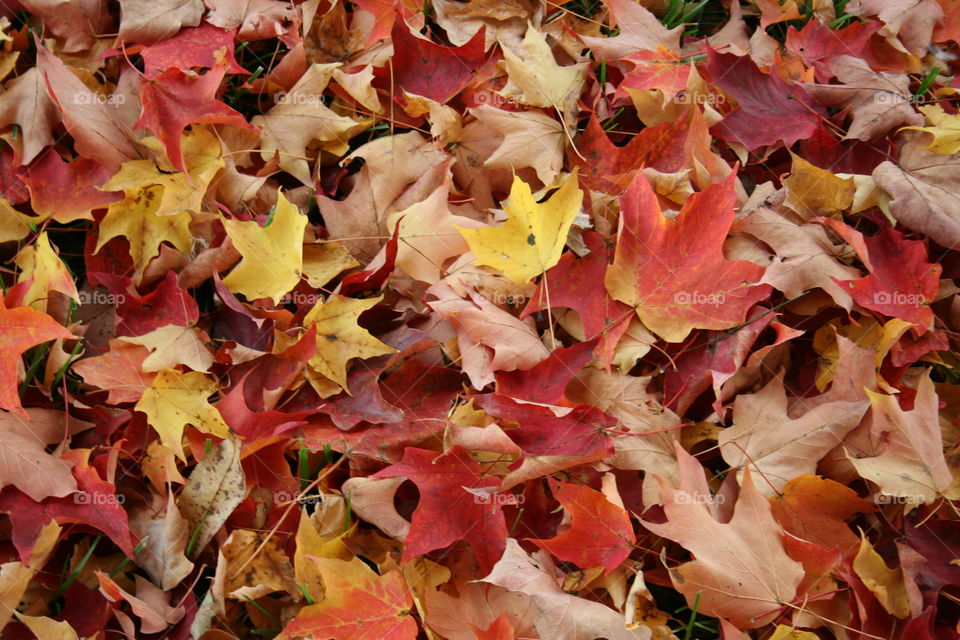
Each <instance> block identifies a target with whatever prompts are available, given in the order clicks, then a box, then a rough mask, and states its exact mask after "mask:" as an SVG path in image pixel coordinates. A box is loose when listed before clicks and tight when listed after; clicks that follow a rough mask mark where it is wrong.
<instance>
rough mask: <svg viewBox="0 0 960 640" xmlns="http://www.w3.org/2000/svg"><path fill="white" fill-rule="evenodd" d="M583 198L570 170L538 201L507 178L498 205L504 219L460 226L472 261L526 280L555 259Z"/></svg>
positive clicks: (517, 180)
mask: <svg viewBox="0 0 960 640" xmlns="http://www.w3.org/2000/svg"><path fill="white" fill-rule="evenodd" d="M582 203H583V192H582V191H580V189H579V187H578V186H577V176H576V173H573V174H570V175H569V176H568V177H567V179H566V180H565V181H564V182H563V184H562V185H561V186H560V188H559V189H557V190H556V191H555V192H554V193H553V195H551V196H550V198H549V199H547V200H546V201H545V202H543V203H538V202H537V201H536V200H534V199H533V194H532V193H531V191H530V186H529V185H527V184H526V183H525V182H524V181H523V180H521V179H520V178H517V177H516V176H515V177H514V179H513V186H512V187H511V189H510V197H509V198H507V200H506V202H504V204H503V208H504V210H505V211H506V212H507V216H508V217H507V221H506V222H504V223H503V224H502V225H500V226H498V227H492V228H486V229H464V228H463V227H459V226H458V227H457V231H459V232H460V233H461V234H462V235H463V237H464V238H465V239H466V241H467V244H468V245H469V246H470V250H471V251H472V252H473V254H474V255H475V256H476V257H477V263H478V264H485V265H488V266H491V267H496V268H497V269H500V270H501V271H503V273H504V275H505V276H507V277H508V278H510V279H511V280H513V281H514V282H519V283H526V282H529V281H530V279H531V278H533V277H534V276H538V275H540V274H541V273H543V272H544V271H546V270H547V269H549V268H550V267H552V266H554V265H555V264H557V262H558V261H559V260H560V254H561V253H562V252H563V246H564V245H565V244H566V242H567V233H568V232H569V231H570V225H571V224H573V219H574V218H575V217H576V216H577V213H578V212H579V211H580V205H581V204H582Z"/></svg>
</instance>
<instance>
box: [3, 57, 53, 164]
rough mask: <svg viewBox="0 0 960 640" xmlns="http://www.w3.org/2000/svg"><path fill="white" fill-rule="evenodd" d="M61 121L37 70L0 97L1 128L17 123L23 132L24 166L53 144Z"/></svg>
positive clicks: (31, 70)
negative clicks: (55, 130)
mask: <svg viewBox="0 0 960 640" xmlns="http://www.w3.org/2000/svg"><path fill="white" fill-rule="evenodd" d="M59 121H60V117H59V113H58V112H57V106H56V104H54V102H53V100H51V99H50V95H49V93H47V86H46V82H45V80H44V77H43V74H41V73H40V70H39V69H38V68H37V67H33V68H31V69H29V70H28V71H27V72H26V73H24V74H23V75H21V76H19V77H18V78H15V79H13V80H11V81H10V82H8V83H7V84H6V86H5V88H4V92H3V94H2V95H0V127H6V126H7V125H10V124H13V123H16V124H17V125H19V126H20V128H21V129H22V131H23V137H22V140H23V156H22V158H21V163H22V164H30V162H31V161H32V160H33V159H34V158H36V157H37V156H38V155H39V154H40V152H41V151H42V150H43V148H44V147H46V146H47V145H51V144H53V142H54V140H53V136H52V135H51V129H53V127H54V126H56V124H57V123H58V122H59ZM52 155H56V154H52Z"/></svg>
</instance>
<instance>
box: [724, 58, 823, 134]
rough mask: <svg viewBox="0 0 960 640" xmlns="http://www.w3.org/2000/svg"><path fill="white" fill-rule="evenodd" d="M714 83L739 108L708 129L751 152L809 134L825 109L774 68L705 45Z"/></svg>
mask: <svg viewBox="0 0 960 640" xmlns="http://www.w3.org/2000/svg"><path fill="white" fill-rule="evenodd" d="M707 69H708V70H709V72H710V75H711V77H712V78H713V83H714V84H715V85H716V86H718V87H720V88H721V89H723V90H724V91H726V92H727V93H729V94H730V95H731V96H733V97H734V98H735V99H736V101H737V104H738V105H739V108H738V109H737V110H735V111H733V112H732V113H729V114H727V115H726V116H725V117H724V119H723V120H722V121H721V122H720V123H719V124H716V125H714V126H713V127H712V128H711V132H712V133H713V134H714V135H716V136H717V137H718V138H722V139H724V140H730V141H732V142H739V143H740V144H742V145H743V146H745V147H746V148H747V149H748V150H750V151H752V150H754V149H757V148H759V147H763V146H766V145H772V144H775V143H777V142H780V141H782V142H783V143H784V144H785V145H787V146H790V145H792V144H793V143H794V142H796V141H797V140H802V139H804V138H808V137H810V135H811V134H813V132H814V130H815V129H816V127H817V125H818V124H819V122H820V118H821V117H825V116H826V113H825V112H824V110H823V108H822V107H820V106H819V105H818V104H817V103H816V102H815V101H814V100H813V99H812V98H811V97H810V95H809V94H808V93H807V92H806V91H805V90H804V89H803V87H801V86H799V85H789V84H787V83H786V82H785V81H784V80H783V79H781V78H780V76H779V75H777V73H776V72H775V71H774V72H773V73H771V74H769V75H768V74H765V73H763V72H762V71H760V69H758V68H757V65H756V64H754V63H753V61H752V60H751V59H750V57H749V56H743V57H738V56H735V55H733V54H732V53H717V52H716V51H714V50H713V49H709V48H708V49H707Z"/></svg>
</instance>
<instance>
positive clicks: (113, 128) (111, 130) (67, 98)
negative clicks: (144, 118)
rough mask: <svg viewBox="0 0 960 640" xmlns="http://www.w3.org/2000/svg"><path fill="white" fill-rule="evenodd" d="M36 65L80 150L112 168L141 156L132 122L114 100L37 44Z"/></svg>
mask: <svg viewBox="0 0 960 640" xmlns="http://www.w3.org/2000/svg"><path fill="white" fill-rule="evenodd" d="M37 69H38V70H39V71H40V73H41V74H43V77H44V79H45V80H46V83H47V89H48V90H49V92H50V97H52V98H53V100H54V102H56V103H57V106H58V107H59V108H60V117H61V118H62V120H63V126H64V128H65V129H66V130H67V131H68V132H69V133H70V135H71V136H72V137H73V141H74V145H75V146H76V148H77V151H78V152H79V153H80V154H81V155H82V156H84V157H86V158H90V159H92V160H96V161H97V162H100V163H101V164H103V165H104V166H106V167H107V168H108V169H109V170H111V171H113V170H116V169H117V168H118V167H119V166H120V165H121V164H122V163H124V162H127V161H129V160H136V159H138V158H139V157H140V154H139V152H138V150H137V147H136V145H135V144H134V143H133V141H132V139H133V135H132V134H131V132H130V130H129V126H128V125H127V124H126V123H124V122H123V120H122V119H121V116H120V114H119V113H118V111H117V109H116V108H114V105H113V104H107V101H105V100H102V99H101V97H100V96H101V94H99V93H94V92H93V91H91V90H90V89H89V88H88V87H87V86H86V85H85V84H84V83H83V82H82V81H81V80H80V79H79V78H78V77H77V76H75V75H74V74H73V73H72V72H71V71H70V68H69V67H67V66H66V65H65V64H64V63H63V62H62V61H61V60H60V59H59V58H58V57H57V56H55V55H54V54H53V53H52V52H51V51H50V50H48V49H47V48H46V47H43V46H41V45H38V46H37Z"/></svg>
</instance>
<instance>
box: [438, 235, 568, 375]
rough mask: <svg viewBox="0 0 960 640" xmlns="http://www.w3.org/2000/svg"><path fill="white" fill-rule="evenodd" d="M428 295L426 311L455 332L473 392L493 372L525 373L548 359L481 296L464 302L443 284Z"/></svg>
mask: <svg viewBox="0 0 960 640" xmlns="http://www.w3.org/2000/svg"><path fill="white" fill-rule="evenodd" d="M461 233H462V231H461ZM428 293H431V294H433V295H435V296H436V297H437V298H439V300H437V301H433V302H430V303H429V304H430V307H431V308H432V309H433V310H434V311H436V312H437V314H439V315H440V317H441V318H443V319H444V320H446V321H448V322H450V323H451V324H452V325H453V326H455V327H456V328H457V329H458V332H457V346H458V348H459V351H460V357H461V359H462V364H461V369H462V370H463V372H464V373H465V374H467V377H469V378H470V382H471V383H472V384H473V386H474V387H475V388H477V389H482V388H483V387H485V386H486V385H487V384H489V383H491V382H493V381H494V380H495V372H497V371H516V370H521V371H522V370H526V369H529V368H530V367H533V366H534V365H536V364H538V363H540V362H541V361H543V360H544V359H545V358H546V357H547V356H549V355H550V352H549V351H548V350H547V348H546V347H545V346H543V343H542V342H541V341H540V338H539V336H538V335H537V333H536V332H535V331H532V330H531V329H530V327H529V326H528V325H527V324H524V323H523V322H522V321H521V320H518V319H517V318H516V317H515V316H513V315H511V314H509V313H507V312H506V311H504V310H503V309H501V308H499V307H498V306H496V305H495V304H493V303H492V302H490V301H489V300H487V299H486V298H484V297H483V296H481V295H479V294H476V293H474V292H472V291H471V292H470V300H464V299H462V298H461V297H460V296H459V295H458V294H457V293H456V292H455V291H453V289H451V288H450V286H449V285H448V284H446V282H439V283H437V284H435V285H433V286H432V287H430V289H429V290H428Z"/></svg>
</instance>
